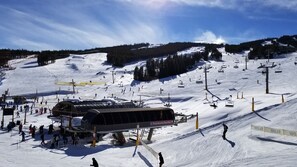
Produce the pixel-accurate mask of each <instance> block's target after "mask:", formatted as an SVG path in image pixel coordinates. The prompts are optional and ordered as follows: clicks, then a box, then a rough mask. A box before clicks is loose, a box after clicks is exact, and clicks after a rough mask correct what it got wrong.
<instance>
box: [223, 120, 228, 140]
mask: <svg viewBox="0 0 297 167" xmlns="http://www.w3.org/2000/svg"><path fill="white" fill-rule="evenodd" d="M223 127H224V131H223V136H222V137H223V139H224V140H226V133H227V131H228V126H227V125H226V124H225V123H223Z"/></svg>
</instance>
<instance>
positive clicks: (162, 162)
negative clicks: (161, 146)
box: [159, 152, 164, 167]
mask: <svg viewBox="0 0 297 167" xmlns="http://www.w3.org/2000/svg"><path fill="white" fill-rule="evenodd" d="M159 161H160V162H159V164H160V167H162V165H163V164H164V159H163V156H162V153H161V152H159Z"/></svg>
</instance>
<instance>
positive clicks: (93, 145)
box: [91, 126, 96, 147]
mask: <svg viewBox="0 0 297 167" xmlns="http://www.w3.org/2000/svg"><path fill="white" fill-rule="evenodd" d="M91 146H92V147H95V146H96V126H94V132H93V142H92V145H91Z"/></svg>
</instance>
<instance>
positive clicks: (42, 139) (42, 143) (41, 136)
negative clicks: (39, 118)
mask: <svg viewBox="0 0 297 167" xmlns="http://www.w3.org/2000/svg"><path fill="white" fill-rule="evenodd" d="M40 139H41V145H45V143H44V133H43V132H42V133H41V135H40Z"/></svg>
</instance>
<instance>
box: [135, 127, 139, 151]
mask: <svg viewBox="0 0 297 167" xmlns="http://www.w3.org/2000/svg"><path fill="white" fill-rule="evenodd" d="M136 132H137V133H136V135H137V136H136V143H135V145H136V146H138V144H139V125H137V129H136Z"/></svg>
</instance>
